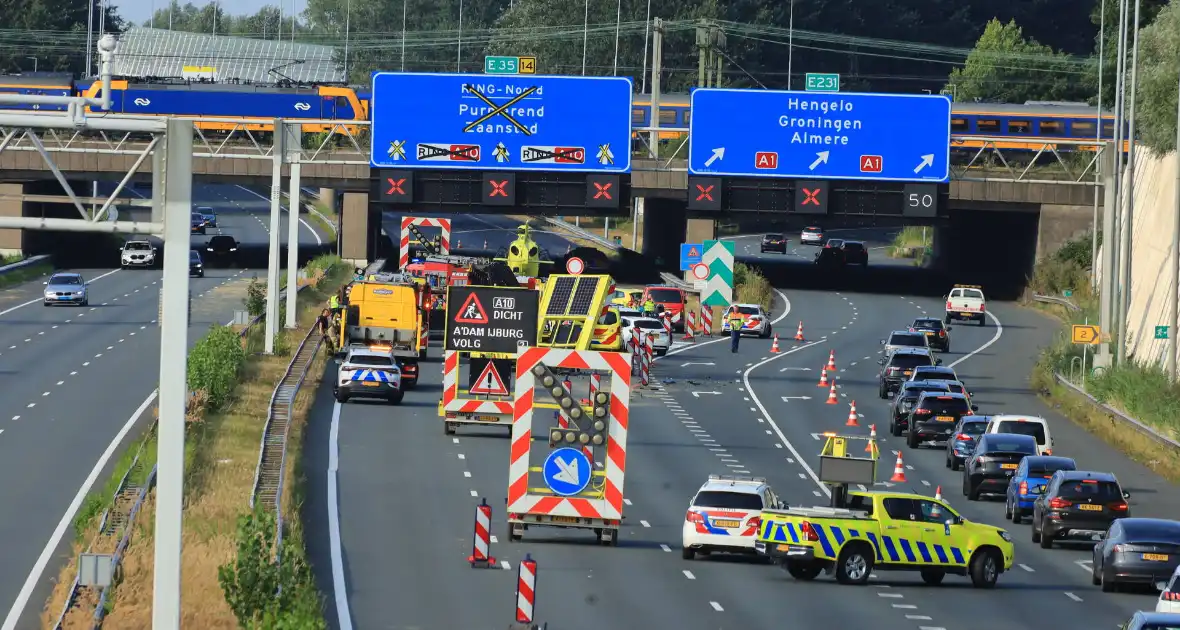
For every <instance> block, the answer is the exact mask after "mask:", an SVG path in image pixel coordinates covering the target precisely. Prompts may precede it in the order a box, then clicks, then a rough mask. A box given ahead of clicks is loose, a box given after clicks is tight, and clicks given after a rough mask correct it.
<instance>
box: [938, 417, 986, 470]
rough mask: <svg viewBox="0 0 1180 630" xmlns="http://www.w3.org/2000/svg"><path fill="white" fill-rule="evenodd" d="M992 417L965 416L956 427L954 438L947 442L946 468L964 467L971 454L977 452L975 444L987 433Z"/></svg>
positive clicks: (956, 468)
mask: <svg viewBox="0 0 1180 630" xmlns="http://www.w3.org/2000/svg"><path fill="white" fill-rule="evenodd" d="M991 419H992V417H991V416H975V415H971V416H963V417H961V418H959V424H958V425H957V426H955V430H954V437H952V438H951V439H949V440H947V441H946V467H947V468H950V469H951V470H958V469H960V468H962V467H963V463H964V462H966V461H967V458H969V457H971V453H973V452H975V443H976V442H978V441H979V438H980V437H982V436H983V434H984V433H986V432H987V423H988V422H989V421H990V420H991Z"/></svg>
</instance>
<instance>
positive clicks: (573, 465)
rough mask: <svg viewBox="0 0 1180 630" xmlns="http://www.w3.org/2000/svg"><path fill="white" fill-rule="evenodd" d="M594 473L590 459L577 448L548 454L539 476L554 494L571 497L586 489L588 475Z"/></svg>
mask: <svg viewBox="0 0 1180 630" xmlns="http://www.w3.org/2000/svg"><path fill="white" fill-rule="evenodd" d="M593 471H594V469H593V468H592V467H591V464H590V458H589V457H586V454H585V453H583V452H582V449H578V448H570V447H566V448H559V449H557V450H554V451H553V452H552V453H549V457H546V458H545V465H544V466H542V467H541V475H542V476H543V477H544V478H545V485H547V486H549V489H550V490H552V491H553V493H554V494H556V495H558V496H563V497H569V496H573V495H575V494H578V493H579V492H581V491H583V490H585V489H586V486H587V485H589V483H590V475H591V473H592V472H593Z"/></svg>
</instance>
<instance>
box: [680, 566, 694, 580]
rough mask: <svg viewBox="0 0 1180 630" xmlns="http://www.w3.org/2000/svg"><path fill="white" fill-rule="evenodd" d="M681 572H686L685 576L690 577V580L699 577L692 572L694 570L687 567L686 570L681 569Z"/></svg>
mask: <svg viewBox="0 0 1180 630" xmlns="http://www.w3.org/2000/svg"><path fill="white" fill-rule="evenodd" d="M681 573H683V574H684V577H686V578H688V579H690V580H695V579H697V576H695V575H693V574H692V571H689V570H688V569H685V570H683V571H681Z"/></svg>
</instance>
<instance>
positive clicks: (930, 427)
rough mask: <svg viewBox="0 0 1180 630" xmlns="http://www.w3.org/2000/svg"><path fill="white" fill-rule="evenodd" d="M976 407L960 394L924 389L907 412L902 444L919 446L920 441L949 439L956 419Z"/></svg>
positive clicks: (970, 412)
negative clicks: (904, 436)
mask: <svg viewBox="0 0 1180 630" xmlns="http://www.w3.org/2000/svg"><path fill="white" fill-rule="evenodd" d="M976 410H978V407H976V406H975V405H972V404H971V401H970V400H967V397H966V396H964V395H963V394H955V393H951V392H923V393H922V395H921V396H920V397H918V403H917V404H915V405H914V410H913V411H911V412H910V420H909V427H908V429H907V430H906V438H905V443H906V445H907V446H909V447H910V448H918V446H919V445H920V444H921V443H922V442H931V441H937V442H943V441H946V440H949V439H951V437H952V436H953V435H954V431H955V423H957V422H958V421H959V418H962V417H963V416H969V415H971V414H973V413H975V411H976Z"/></svg>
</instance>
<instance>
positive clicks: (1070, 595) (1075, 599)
mask: <svg viewBox="0 0 1180 630" xmlns="http://www.w3.org/2000/svg"><path fill="white" fill-rule="evenodd" d="M1065 596H1066V597H1068V598H1070V599H1072V600H1074V601H1075V602H1080V601H1082V598H1081V597H1078V596H1077V595H1074V594H1073V593H1070V592H1069V591H1066V592H1065Z"/></svg>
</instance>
